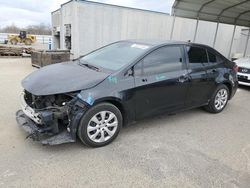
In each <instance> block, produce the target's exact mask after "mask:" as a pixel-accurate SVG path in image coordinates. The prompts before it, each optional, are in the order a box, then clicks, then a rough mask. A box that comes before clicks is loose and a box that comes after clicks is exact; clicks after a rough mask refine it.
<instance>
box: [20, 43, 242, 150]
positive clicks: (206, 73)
mask: <svg viewBox="0 0 250 188" xmlns="http://www.w3.org/2000/svg"><path fill="white" fill-rule="evenodd" d="M237 70H238V67H237V66H236V65H235V63H233V62H231V61H229V60H228V59H226V58H225V57H224V56H222V55H221V54H220V53H219V52H217V51H215V50H214V49H212V48H210V47H208V46H205V45H200V44H192V43H185V42H173V41H163V42H162V41H161V42H159V41H138V40H128V41H119V42H115V43H112V44H110V45H107V46H104V47H102V48H100V49H97V50H95V51H93V52H91V53H89V54H87V55H85V56H82V57H80V58H79V59H77V60H74V61H72V62H64V63H60V64H54V65H50V66H47V67H44V68H42V69H40V70H37V71H35V72H33V73H32V74H30V75H29V76H27V77H26V78H25V79H24V80H23V81H22V86H23V88H24V92H23V93H22V94H21V106H22V110H19V111H18V112H17V114H16V115H17V122H18V123H19V124H20V125H21V127H22V128H24V129H25V130H26V131H27V132H28V133H29V137H31V138H33V139H34V140H37V141H40V142H41V143H42V144H50V145H55V144H61V143H67V142H75V141H76V138H77V135H78V137H79V138H80V140H81V141H82V142H83V143H84V144H86V145H88V146H92V147H99V146H104V145H107V144H109V143H110V142H112V141H113V140H114V139H115V138H116V137H117V135H118V133H119V131H120V129H121V127H122V126H124V125H126V124H129V123H131V122H134V121H137V120H140V119H143V118H146V117H150V116H155V115H158V114H161V113H165V114H170V113H173V112H178V111H182V110H186V109H191V108H196V107H204V109H206V110H207V111H209V112H211V113H219V112H221V111H222V110H223V109H224V108H225V107H226V105H227V102H228V100H230V99H231V98H232V97H233V96H234V94H235V92H236V90H237V87H238V81H237V77H236V74H237Z"/></svg>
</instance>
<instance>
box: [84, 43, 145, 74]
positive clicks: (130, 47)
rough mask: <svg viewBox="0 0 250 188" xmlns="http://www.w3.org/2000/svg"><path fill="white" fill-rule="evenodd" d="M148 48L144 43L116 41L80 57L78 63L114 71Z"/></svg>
mask: <svg viewBox="0 0 250 188" xmlns="http://www.w3.org/2000/svg"><path fill="white" fill-rule="evenodd" d="M149 48H150V46H149V45H145V44H139V43H133V42H126V41H124V42H117V43H114V44H111V45H108V46H106V47H103V48H101V49H99V50H96V51H94V52H92V53H90V54H88V55H86V56H84V57H82V58H81V59H80V63H82V64H89V65H92V66H95V67H98V68H104V69H109V70H112V71H115V70H118V69H120V68H122V67H123V66H125V65H128V64H129V63H131V62H132V61H134V60H135V59H136V58H138V57H139V56H140V55H142V54H143V53H145V52H146V51H147V50H148V49H149Z"/></svg>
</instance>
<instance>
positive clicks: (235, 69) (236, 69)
mask: <svg viewBox="0 0 250 188" xmlns="http://www.w3.org/2000/svg"><path fill="white" fill-rule="evenodd" d="M233 71H234V72H236V73H237V72H238V71H239V67H238V66H237V65H234V67H233Z"/></svg>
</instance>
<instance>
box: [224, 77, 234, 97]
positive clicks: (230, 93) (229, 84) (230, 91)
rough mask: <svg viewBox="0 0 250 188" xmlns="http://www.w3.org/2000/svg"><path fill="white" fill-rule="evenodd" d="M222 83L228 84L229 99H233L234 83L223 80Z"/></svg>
mask: <svg viewBox="0 0 250 188" xmlns="http://www.w3.org/2000/svg"><path fill="white" fill-rule="evenodd" d="M221 84H224V85H225V86H227V88H228V90H229V99H231V95H232V90H233V86H232V84H231V83H230V82H229V81H223V82H222V83H221Z"/></svg>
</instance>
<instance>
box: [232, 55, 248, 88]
mask: <svg viewBox="0 0 250 188" xmlns="http://www.w3.org/2000/svg"><path fill="white" fill-rule="evenodd" d="M234 62H235V63H236V64H237V65H238V67H239V71H238V74H237V75H238V81H239V84H240V85H246V86H250V57H245V58H240V59H237V60H235V61H234Z"/></svg>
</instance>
